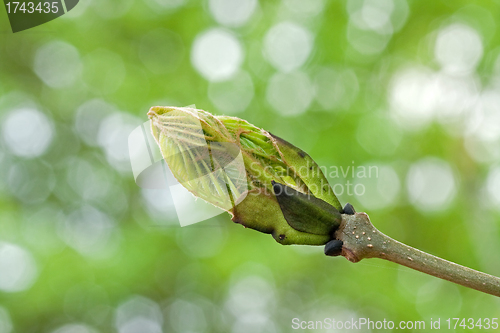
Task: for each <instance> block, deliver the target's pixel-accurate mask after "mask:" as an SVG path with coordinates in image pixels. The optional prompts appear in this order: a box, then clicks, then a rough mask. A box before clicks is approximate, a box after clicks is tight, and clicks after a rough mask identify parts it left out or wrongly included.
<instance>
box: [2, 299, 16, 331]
mask: <svg viewBox="0 0 500 333" xmlns="http://www.w3.org/2000/svg"><path fill="white" fill-rule="evenodd" d="M12 329H13V326H12V321H11V319H10V315H9V312H8V311H7V310H6V309H5V308H3V307H1V306H0V333H11V332H12Z"/></svg>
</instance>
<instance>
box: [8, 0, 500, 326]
mask: <svg viewBox="0 0 500 333" xmlns="http://www.w3.org/2000/svg"><path fill="white" fill-rule="evenodd" d="M0 11H1V13H0V32H1V33H0V121H1V127H0V333H10V332H57V333H91V332H92V333H93V332H120V333H136V332H137V333H139V332H140V333H150V332H151V333H157V332H181V333H186V332H193V333H194V332H235V333H236V332H237V333H240V332H245V333H246V332H248V333H260V332H266V333H267V332H269V333H273V332H292V331H293V329H292V328H291V325H292V319H293V318H300V319H301V320H323V319H324V318H335V319H337V320H350V319H351V318H355V319H356V318H359V317H364V318H370V319H371V320H374V321H375V320H383V319H384V318H385V319H386V320H392V321H394V322H396V323H397V322H398V321H400V320H405V321H407V320H409V321H412V320H413V321H414V320H425V321H426V325H427V326H426V327H427V328H429V326H428V323H429V320H430V318H433V319H434V320H435V319H437V318H441V322H442V326H443V325H444V323H443V322H444V320H446V319H447V318H449V317H459V318H464V317H465V318H475V319H476V320H477V319H479V318H492V317H500V301H499V299H497V298H495V297H493V296H489V295H486V294H482V293H480V292H476V291H474V290H470V289H467V288H464V287H461V286H457V285H454V284H452V283H448V282H445V281H441V280H439V279H436V278H433V277H430V276H427V275H424V274H421V273H418V272H414V271H411V270H409V269H406V268H402V267H399V266H397V265H396V264H392V263H388V262H383V261H381V260H378V259H371V260H365V261H362V262H360V263H357V264H351V263H349V262H348V261H347V260H345V259H344V258H342V257H339V258H330V257H325V256H324V255H323V254H322V251H323V249H322V248H321V247H301V246H288V247H287V246H281V245H279V244H277V243H276V242H275V241H274V240H273V239H272V237H271V236H269V235H264V234H260V233H258V232H256V231H253V230H245V229H244V228H242V227H241V226H240V225H235V224H233V223H232V222H231V221H230V218H229V216H228V215H227V214H223V215H220V216H217V217H215V218H212V219H210V220H208V221H205V222H202V223H199V224H196V225H193V226H189V227H184V228H181V227H179V225H178V222H177V217H176V215H175V210H174V209H173V206H172V202H171V198H170V197H169V195H168V193H165V192H164V191H161V190H151V189H141V188H139V187H138V186H137V185H136V184H135V183H134V178H133V175H132V171H131V167H130V162H129V158H128V147H127V140H128V135H129V133H130V132H131V131H132V130H133V129H134V128H135V127H136V126H138V125H140V124H141V123H143V122H145V121H146V120H147V117H146V112H147V111H148V109H149V107H150V106H152V105H175V106H184V105H190V104H196V106H197V107H198V108H201V109H204V110H207V111H210V112H212V113H214V114H227V115H235V116H238V117H241V118H244V119H246V120H248V121H250V122H251V123H253V124H255V125H257V126H259V127H262V128H265V129H266V130H269V131H270V132H272V133H274V134H276V135H278V136H281V137H283V138H285V139H286V140H288V141H290V142H292V143H293V144H295V145H297V146H299V147H300V148H302V149H304V150H305V151H307V152H308V153H309V154H310V155H311V156H312V157H313V158H314V159H315V160H316V161H317V162H318V164H320V165H322V166H324V167H325V168H326V170H328V172H327V176H328V178H329V181H330V183H331V185H332V186H335V191H336V192H337V194H338V196H339V199H340V201H341V202H342V203H343V204H345V203H346V202H350V203H352V204H353V205H354V207H355V208H356V209H357V210H358V211H366V212H367V213H368V214H369V215H370V218H371V220H372V222H373V223H374V224H375V225H376V226H377V227H378V228H379V229H380V230H381V231H382V232H384V233H386V234H388V235H390V236H392V237H394V238H395V239H397V240H399V241H402V242H405V243H407V244H409V245H412V246H415V247H417V248H420V249H422V250H424V251H427V252H430V253H432V254H435V255H438V256H441V257H443V258H446V259H448V260H451V261H455V262H458V263H460V264H463V265H467V266H469V267H472V268H475V269H478V270H482V271H485V272H487V273H490V274H494V275H497V276H500V259H499V255H500V230H499V226H500V34H499V33H498V32H497V31H498V29H499V27H498V22H499V15H500V1H475V2H474V3H471V2H469V1H405V0H350V1H327V0H311V1H300V0H282V1H263V0H260V1H258V0H237V1H234V0H209V1H201V2H199V1H194V0H136V1H133V0H124V1H110V0H100V1H96V0H92V1H91V0H81V1H80V3H79V4H78V5H77V6H76V7H75V8H74V9H73V10H72V11H71V12H69V13H68V14H66V15H64V16H62V17H60V18H58V19H56V20H54V21H51V22H49V23H47V24H44V25H41V26H39V27H35V28H32V29H30V30H26V31H23V32H19V33H15V34H13V33H12V32H11V30H10V26H9V23H8V19H7V15H6V12H5V11H4V10H3V9H2V10H0ZM362 166H372V167H376V170H378V172H377V173H376V174H372V175H371V177H368V176H366V177H362V175H358V174H357V173H355V174H354V176H353V175H352V173H351V172H350V171H352V169H349V172H348V174H346V176H344V175H342V172H341V170H344V171H346V170H347V168H348V167H349V168H352V167H354V168H355V170H359V168H360V167H362ZM335 168H337V170H339V173H338V174H336V173H335V172H330V171H334V170H335ZM349 184H354V185H357V187H354V186H353V185H349ZM355 189H357V193H355V191H354V190H355ZM317 331H318V332H330V331H332V330H325V329H323V330H317ZM360 331H363V332H366V331H368V330H366V329H363V330H360ZM450 331H451V332H452V331H453V330H450ZM470 331H474V330H470Z"/></svg>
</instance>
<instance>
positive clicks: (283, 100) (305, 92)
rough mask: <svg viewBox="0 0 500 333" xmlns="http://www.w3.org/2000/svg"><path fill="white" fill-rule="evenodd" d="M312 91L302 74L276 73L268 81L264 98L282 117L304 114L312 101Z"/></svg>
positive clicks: (307, 79) (306, 78) (304, 75)
mask: <svg viewBox="0 0 500 333" xmlns="http://www.w3.org/2000/svg"><path fill="white" fill-rule="evenodd" d="M313 93H314V89H313V86H312V84H311V81H310V80H309V77H308V76H307V74H305V73H303V72H293V73H286V74H285V73H276V74H274V75H273V76H272V77H271V79H270V80H269V84H268V86H267V92H266V98H267V101H268V102H269V104H271V106H272V107H273V108H274V109H275V110H276V111H278V112H279V113H280V114H281V115H282V116H295V115H299V114H301V113H304V112H305V111H306V110H307V108H308V107H309V105H310V104H311V102H312V99H313Z"/></svg>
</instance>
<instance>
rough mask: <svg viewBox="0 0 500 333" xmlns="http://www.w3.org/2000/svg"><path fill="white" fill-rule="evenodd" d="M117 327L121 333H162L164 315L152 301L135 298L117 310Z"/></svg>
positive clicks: (140, 297) (139, 297)
mask: <svg viewBox="0 0 500 333" xmlns="http://www.w3.org/2000/svg"><path fill="white" fill-rule="evenodd" d="M115 325H116V328H117V329H118V332H119V333H162V332H163V330H162V325H163V315H162V312H161V310H160V307H159V306H158V304H156V303H155V302H153V301H152V300H150V299H148V298H145V297H142V296H133V297H131V298H130V299H129V300H127V301H126V302H125V303H123V304H121V305H120V306H119V307H118V309H117V310H116V316H115Z"/></svg>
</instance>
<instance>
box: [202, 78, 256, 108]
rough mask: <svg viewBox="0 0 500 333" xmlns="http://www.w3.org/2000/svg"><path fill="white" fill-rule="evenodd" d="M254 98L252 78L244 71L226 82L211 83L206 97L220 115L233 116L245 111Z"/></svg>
mask: <svg viewBox="0 0 500 333" xmlns="http://www.w3.org/2000/svg"><path fill="white" fill-rule="evenodd" d="M253 96H254V85H253V81H252V77H251V76H250V75H249V74H248V73H247V72H245V71H240V72H238V73H237V74H236V75H235V76H234V77H232V78H231V79H229V80H227V81H220V82H211V83H210V84H209V86H208V97H209V98H210V101H211V102H212V103H213V104H214V105H215V107H216V108H217V109H218V110H220V111H221V112H222V113H225V114H229V115H233V114H237V113H240V112H243V111H245V109H246V108H247V107H248V105H249V104H250V102H251V101H252V98H253Z"/></svg>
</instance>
